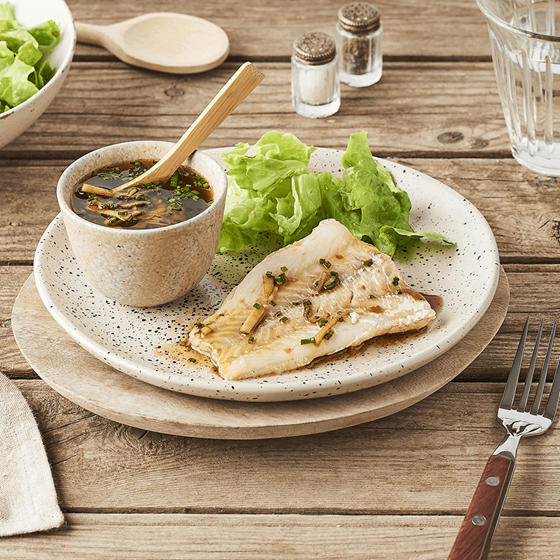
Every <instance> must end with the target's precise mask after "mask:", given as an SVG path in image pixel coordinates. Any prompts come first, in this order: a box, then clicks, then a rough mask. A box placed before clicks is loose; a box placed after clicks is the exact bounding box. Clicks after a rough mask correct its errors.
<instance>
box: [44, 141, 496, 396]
mask: <svg viewBox="0 0 560 560" xmlns="http://www.w3.org/2000/svg"><path fill="white" fill-rule="evenodd" d="M225 150H226V149H221V150H209V151H207V153H208V154H209V155H210V156H212V157H214V158H215V159H216V160H217V161H220V157H219V156H220V154H221V153H222V152H223V151H225ZM341 154H342V152H340V151H336V150H327V149H318V150H317V152H315V153H314V154H313V156H312V159H311V162H310V169H311V170H312V171H316V172H321V171H331V172H334V173H337V172H340V171H341V167H340V155H341ZM379 161H380V163H382V164H383V165H385V166H386V167H387V168H388V169H389V171H391V172H392V173H393V175H394V177H395V179H396V181H397V184H398V185H400V186H401V187H402V188H404V190H406V191H407V192H408V194H409V196H410V198H411V200H412V205H413V212H412V213H411V224H412V225H413V227H414V228H415V229H416V230H419V229H422V230H435V231H439V232H440V233H443V234H445V235H447V236H448V237H451V238H452V239H453V240H454V241H456V242H458V248H457V250H456V251H455V250H454V251H449V250H444V249H443V248H441V246H439V245H438V244H436V245H431V244H423V246H422V247H419V248H418V249H415V250H414V252H413V253H414V254H413V255H411V259H410V260H409V261H408V262H399V261H398V262H397V264H398V265H399V268H400V269H401V271H402V272H403V274H404V275H405V278H407V276H408V277H409V278H410V279H411V280H412V283H413V286H414V287H418V288H423V290H424V291H428V292H431V293H440V294H442V295H443V296H444V300H445V301H446V305H444V309H443V311H442V312H441V313H440V314H439V315H438V317H437V318H436V321H435V322H434V323H433V325H432V326H431V328H430V329H429V330H428V331H427V333H425V334H422V335H421V336H420V337H418V338H415V339H414V343H413V345H407V347H406V348H404V347H403V348H400V347H399V348H398V349H397V350H396V351H394V355H393V356H391V355H389V356H388V358H389V360H388V361H387V363H386V364H385V363H384V364H383V365H382V366H379V365H378V363H377V362H376V358H375V353H374V354H373V355H372V354H371V353H370V352H369V351H365V352H364V353H363V355H362V354H358V355H357V356H354V357H353V358H352V360H351V362H352V363H351V364H347V365H345V364H344V362H342V363H341V362H336V363H334V366H333V364H332V363H327V364H326V365H322V364H320V365H319V366H318V367H314V368H312V369H308V370H303V371H301V370H298V371H297V372H294V373H290V374H283V375H279V376H272V377H264V378H259V379H248V380H243V381H235V382H231V381H227V380H223V379H220V378H218V377H217V376H215V375H214V374H213V373H212V372H210V371H207V370H204V369H203V366H200V368H201V369H203V371H201V372H194V373H193V372H191V371H189V373H188V374H187V373H186V372H185V370H184V369H183V370H181V367H180V366H177V367H176V368H175V369H172V368H171V367H168V366H166V365H165V364H164V363H162V362H159V363H158V367H155V366H154V365H153V364H152V365H150V364H149V363H147V362H145V361H143V362H142V361H138V360H136V358H133V359H131V357H129V356H127V355H126V354H125V355H120V354H119V353H118V351H117V352H116V353H115V352H114V351H109V350H110V349H109V350H108V348H107V347H106V346H104V344H103V343H100V342H98V341H97V340H96V339H95V337H92V334H91V332H92V330H95V329H96V328H97V327H96V325H97V322H98V321H99V319H95V318H93V317H91V316H85V317H82V320H84V321H85V322H86V324H85V325H84V326H80V325H79V324H78V323H77V322H76V320H75V318H74V317H73V316H72V314H71V313H69V312H67V311H66V310H65V309H63V304H62V302H63V301H66V299H64V298H65V296H64V295H63V300H60V299H57V298H60V294H57V292H56V290H55V287H56V286H57V285H60V281H61V277H60V271H59V270H56V272H57V273H58V274H57V275H54V276H51V277H48V275H49V274H52V271H51V272H49V270H48V266H47V265H48V259H49V252H50V251H61V250H62V249H61V248H60V245H61V244H60V241H61V240H62V238H61V237H60V235H61V234H62V233H63V230H62V231H61V230H60V229H59V225H58V224H57V220H55V222H53V224H51V226H49V229H48V230H47V232H45V235H44V236H43V239H42V240H41V243H40V245H39V247H38V250H37V254H36V268H35V273H36V274H35V275H36V280H37V287H38V290H39V293H40V295H41V298H42V300H43V302H44V303H45V305H46V307H47V308H48V309H49V311H51V313H52V314H53V316H54V318H55V319H56V320H57V322H59V324H61V326H62V327H63V328H64V329H65V330H66V331H67V332H68V333H69V335H70V336H72V338H74V340H76V341H77V342H78V343H79V344H80V345H81V346H83V347H84V348H85V349H87V350H88V351H89V352H91V353H92V354H93V355H95V356H96V357H98V358H99V359H102V360H103V361H105V362H106V363H109V364H110V365H111V366H112V367H115V368H116V369H118V370H119V371H122V372H124V373H126V374H128V375H131V376H133V377H136V378H138V379H140V380H142V381H145V382H147V383H150V384H153V385H156V386H159V387H163V388H166V389H169V390H172V391H176V392H183V393H188V394H192V395H197V396H202V397H210V398H217V399H225V400H244V401H282V400H298V399H309V398H317V397H324V396H329V395H331V394H342V393H345V392H350V391H355V390H359V389H362V388H367V387H371V386H373V385H376V384H378V383H382V382H385V381H389V380H391V379H395V378H397V377H399V376H400V375H404V374H405V373H408V372H410V371H413V370H414V369H416V368H418V367H420V366H421V365H423V364H425V363H427V362H429V361H431V360H433V359H435V358H436V357H438V356H440V355H441V354H443V353H444V352H445V351H447V350H448V349H450V348H451V347H452V346H453V345H454V344H456V343H457V342H459V341H460V340H461V339H462V338H463V337H464V336H465V335H466V334H467V333H468V332H469V331H470V330H471V329H472V327H474V325H475V324H476V323H477V322H478V321H479V319H480V318H481V317H482V316H483V314H484V313H485V312H486V310H487V308H488V306H489V305H490V303H491V301H492V299H493V297H494V294H495V291H496V288H497V285H498V279H499V272H500V265H499V255H498V250H497V246H496V242H495V239H494V236H493V234H492V231H491V229H490V226H489V225H488V223H487V222H486V220H485V219H484V217H483V216H482V214H481V213H480V212H479V211H478V210H477V209H476V208H475V207H474V206H473V205H472V204H471V203H470V202H468V201H467V200H466V199H465V198H464V197H463V196H461V195H460V194H459V193H457V192H456V191H454V190H453V189H451V188H449V187H447V186H445V185H443V184H442V183H440V182H439V181H437V180H435V179H432V178H430V177H428V176H427V175H425V174H423V173H420V172H418V171H415V170H413V169H411V168H408V167H405V166H402V165H399V164H396V163H393V162H390V161H384V160H379ZM58 223H59V222H58ZM49 233H50V235H51V236H52V235H58V241H59V243H58V245H57V248H56V249H53V248H52V247H51V246H49V243H50V241H49ZM43 243H44V244H43ZM42 244H43V245H42ZM60 255H61V256H63V257H64V252H63V251H62V252H61V253H60ZM51 258H52V256H51ZM217 258H218V257H217ZM219 258H222V256H219ZM224 262H225V264H226V266H228V261H224ZM43 264H44V265H45V266H42V265H43ZM75 272H76V271H75ZM75 272H74V277H75ZM62 274H63V275H64V274H68V272H66V273H65V272H64V271H62ZM207 278H209V282H210V284H212V285H215V284H216V280H215V279H214V278H213V277H209V276H208V275H207ZM416 281H418V284H417V286H415V285H414V282H416ZM409 283H410V282H409ZM78 288H79V286H78ZM421 291H422V290H421ZM199 303H200V302H197V301H196V300H195V301H194V302H193V301H190V300H183V299H181V300H178V302H177V307H175V308H171V307H164V308H161V309H159V310H157V313H159V317H158V320H159V321H162V322H164V321H173V320H175V319H176V318H177V313H178V314H179V315H180V316H185V315H189V316H190V315H192V316H193V317H194V316H196V314H197V312H198V314H199V316H198V318H197V319H194V318H193V321H195V320H199V319H200V309H199V308H198V306H199ZM152 312H153V310H152ZM140 313H141V310H140ZM173 313H175V315H173ZM141 317H142V315H141V314H139V315H138V316H137V317H136V318H135V319H133V321H140V320H141ZM142 336H143V335H142ZM146 340H147V339H144V338H142V339H141V340H139V341H138V344H141V345H143V346H144V347H145V344H146ZM148 342H150V341H148ZM130 344H131V342H130V340H127V345H128V346H130ZM376 351H377V350H376ZM154 357H155V355H152V356H151V358H154ZM346 361H347V360H346ZM197 367H198V366H197ZM329 368H331V369H329Z"/></svg>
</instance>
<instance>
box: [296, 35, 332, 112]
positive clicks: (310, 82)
mask: <svg viewBox="0 0 560 560" xmlns="http://www.w3.org/2000/svg"><path fill="white" fill-rule="evenodd" d="M292 104H293V106H294V109H295V110H296V112H297V113H298V114H300V115H302V116H304V117H310V118H312V119H316V118H322V117H329V116H331V115H334V114H335V113H336V112H337V111H338V109H339V108H340V82H339V78H338V58H337V55H336V43H335V41H334V39H333V38H332V37H330V36H329V35H327V34H326V33H318V32H317V33H306V34H305V35H302V36H301V37H298V38H297V39H296V40H295V41H294V43H293V52H292Z"/></svg>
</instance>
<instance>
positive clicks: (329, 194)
mask: <svg viewBox="0 0 560 560" xmlns="http://www.w3.org/2000/svg"><path fill="white" fill-rule="evenodd" d="M314 150H315V148H313V147H312V146H311V147H308V146H306V145H305V144H304V143H302V142H300V141H299V140H298V139H297V138H296V137H295V136H294V135H292V134H285V133H282V132H277V131H271V132H267V133H266V134H265V135H264V136H263V137H262V138H261V139H260V140H259V141H258V142H257V143H256V144H255V146H254V148H253V150H252V151H251V150H250V146H249V145H248V144H238V145H237V146H236V147H235V148H234V149H233V150H232V151H230V152H228V153H225V154H222V159H223V160H224V161H225V162H226V165H227V167H228V184H229V190H228V195H227V199H226V208H225V214H224V221H223V225H222V231H221V234H220V240H219V243H218V251H226V250H232V251H239V250H240V249H242V248H243V247H246V246H248V245H255V244H258V243H259V240H260V238H261V236H262V234H263V233H264V232H272V233H273V234H274V235H277V236H278V238H279V240H280V242H281V244H282V245H287V244H289V243H293V242H294V241H297V240H299V239H302V238H303V237H305V236H306V235H308V234H309V233H311V230H312V229H313V228H314V227H315V226H317V225H318V224H319V222H320V221H321V220H324V219H326V218H334V219H336V220H338V221H339V222H340V223H342V224H343V225H345V226H346V227H347V228H348V229H349V230H350V232H351V233H352V234H353V235H354V236H355V237H357V238H358V239H361V240H363V241H366V242H369V243H373V244H375V245H376V246H377V248H378V249H379V250H380V251H383V252H385V253H387V254H389V255H391V256H392V255H393V254H394V253H395V251H396V250H397V248H399V247H404V246H406V245H407V244H410V243H411V242H416V241H418V240H419V239H428V240H434V241H441V242H443V243H451V242H450V241H448V240H447V239H446V238H445V237H444V236H443V235H441V234H438V233H433V232H414V231H413V229H412V227H411V226H410V224H409V214H410V210H411V202H410V199H409V197H408V195H407V193H406V192H405V191H403V190H402V189H401V188H399V187H398V186H397V185H396V184H395V181H394V179H393V177H392V175H391V173H390V172H389V171H388V170H387V169H386V168H385V167H384V166H383V165H381V164H380V163H378V162H377V161H376V160H375V159H374V158H373V156H372V154H371V150H370V148H369V143H368V141H367V134H366V133H365V132H361V133H356V134H352V135H351V136H350V139H349V141H348V148H347V150H346V152H345V154H344V155H343V156H342V158H341V163H342V165H343V167H344V168H345V171H344V172H343V173H342V176H341V177H340V178H337V177H335V176H334V175H333V174H331V173H311V172H310V171H309V169H308V164H309V158H310V157H311V154H312V153H313V151H314Z"/></svg>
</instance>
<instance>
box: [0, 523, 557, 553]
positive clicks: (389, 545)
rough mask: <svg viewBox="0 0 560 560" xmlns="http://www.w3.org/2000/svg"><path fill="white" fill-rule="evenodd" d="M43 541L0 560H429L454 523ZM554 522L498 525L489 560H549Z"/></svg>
mask: <svg viewBox="0 0 560 560" xmlns="http://www.w3.org/2000/svg"><path fill="white" fill-rule="evenodd" d="M66 519H67V524H66V526H64V527H61V528H60V529H58V530H56V531H52V532H50V533H48V535H47V536H46V538H40V537H39V536H38V535H31V536H21V537H12V538H10V539H3V540H2V543H1V545H2V546H0V559H2V560H59V559H65V560H66V559H68V558H80V559H83V560H97V559H103V560H106V559H108V558H110V559H112V560H113V559H114V560H130V559H131V558H132V559H134V560H154V559H158V560H164V559H165V560H172V559H173V560H234V559H244V560H262V559H263V558H267V559H268V560H309V559H310V558H321V560H340V559H341V558H351V559H352V560H387V559H388V558H390V559H391V560H411V559H414V560H434V559H436V558H445V557H446V555H447V553H448V551H449V548H450V547H451V544H452V542H453V537H454V534H455V532H456V530H457V529H456V528H457V527H458V525H459V523H460V519H459V518H458V517H432V516H426V515H418V516H383V515H379V516H376V515H333V516H328V517H325V516H320V515H196V514H174V515H166V514H153V515H145V514H130V515H119V514H73V513H71V514H67V515H66ZM559 547H560V522H559V521H558V519H555V518H550V517H545V518H533V517H521V518H504V519H502V522H501V524H500V527H499V528H498V532H497V534H496V538H495V539H494V543H493V546H492V556H491V558H492V560H535V559H537V558H538V559H539V560H557V554H558V552H557V551H558V548H559Z"/></svg>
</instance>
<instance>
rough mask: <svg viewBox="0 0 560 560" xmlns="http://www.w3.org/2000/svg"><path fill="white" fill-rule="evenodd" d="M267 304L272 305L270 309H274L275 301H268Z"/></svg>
mask: <svg viewBox="0 0 560 560" xmlns="http://www.w3.org/2000/svg"><path fill="white" fill-rule="evenodd" d="M268 303H270V305H272V307H276V302H275V301H272V300H270V301H269V302H268Z"/></svg>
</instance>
